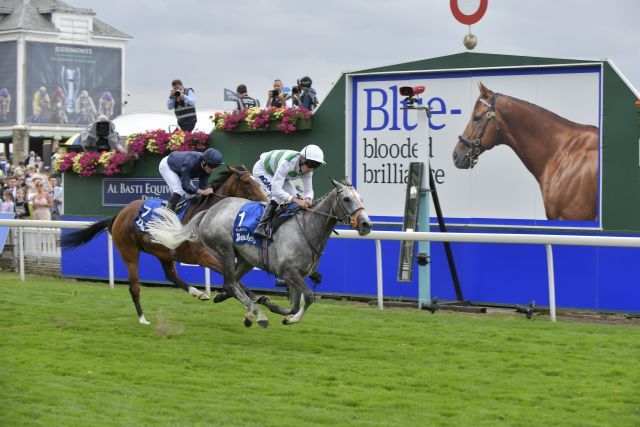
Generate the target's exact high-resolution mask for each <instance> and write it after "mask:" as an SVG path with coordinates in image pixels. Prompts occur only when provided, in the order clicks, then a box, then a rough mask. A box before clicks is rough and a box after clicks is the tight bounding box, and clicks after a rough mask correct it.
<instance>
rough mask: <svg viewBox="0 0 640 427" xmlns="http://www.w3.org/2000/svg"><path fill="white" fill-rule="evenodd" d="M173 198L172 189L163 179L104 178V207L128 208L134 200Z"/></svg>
mask: <svg viewBox="0 0 640 427" xmlns="http://www.w3.org/2000/svg"><path fill="white" fill-rule="evenodd" d="M169 197H171V189H170V188H169V186H168V185H167V184H166V183H165V182H164V179H162V178H104V179H103V180H102V206H111V207H118V206H126V205H127V204H128V203H129V202H132V201H134V200H140V199H142V200H147V199H163V200H168V199H169Z"/></svg>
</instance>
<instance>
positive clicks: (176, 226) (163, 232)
mask: <svg viewBox="0 0 640 427" xmlns="http://www.w3.org/2000/svg"><path fill="white" fill-rule="evenodd" d="M154 213H155V215H154V217H153V219H152V220H151V221H149V224H148V230H149V235H150V236H151V240H153V241H154V242H156V243H160V244H161V245H163V246H166V247H167V248H169V249H175V248H177V247H178V246H180V245H181V244H182V242H184V241H185V240H188V241H190V242H195V241H197V240H199V239H200V232H199V231H198V226H199V225H200V221H202V217H204V214H206V213H207V211H202V212H198V214H197V215H196V216H194V217H193V218H191V220H190V221H189V222H188V223H187V224H185V225H184V226H183V225H182V224H181V223H180V219H179V218H178V216H177V215H176V214H175V213H174V212H173V211H172V210H169V209H167V208H158V209H156V210H155V211H154Z"/></svg>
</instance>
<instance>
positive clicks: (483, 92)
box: [478, 82, 493, 98]
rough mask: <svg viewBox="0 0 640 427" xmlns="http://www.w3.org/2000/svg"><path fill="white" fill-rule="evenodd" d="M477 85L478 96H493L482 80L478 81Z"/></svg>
mask: <svg viewBox="0 0 640 427" xmlns="http://www.w3.org/2000/svg"><path fill="white" fill-rule="evenodd" d="M478 86H480V96H481V97H482V98H491V96H493V92H492V91H490V90H489V89H487V88H486V87H485V86H484V85H483V84H482V82H480V83H478Z"/></svg>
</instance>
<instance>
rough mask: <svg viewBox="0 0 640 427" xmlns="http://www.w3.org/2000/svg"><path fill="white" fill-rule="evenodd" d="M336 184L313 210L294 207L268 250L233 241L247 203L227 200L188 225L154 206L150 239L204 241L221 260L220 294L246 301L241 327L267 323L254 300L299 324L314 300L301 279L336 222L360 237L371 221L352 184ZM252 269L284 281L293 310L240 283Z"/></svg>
mask: <svg viewBox="0 0 640 427" xmlns="http://www.w3.org/2000/svg"><path fill="white" fill-rule="evenodd" d="M332 184H333V186H334V188H333V189H332V190H331V191H330V192H329V193H328V194H327V195H325V196H324V197H322V198H321V199H319V200H318V201H317V202H316V203H315V204H314V206H313V208H311V209H307V210H300V211H298V212H297V213H296V214H295V215H294V216H293V218H290V219H289V220H287V221H285V222H284V223H283V224H282V225H280V227H279V228H278V229H277V230H276V231H275V232H274V233H273V236H272V239H273V240H272V241H271V242H270V243H269V245H268V249H267V251H266V252H267V253H266V254H265V253H263V249H262V247H261V246H260V245H258V246H254V245H251V244H236V243H234V232H233V228H234V222H235V220H236V217H237V216H238V213H239V212H240V211H241V208H242V207H243V206H244V205H245V203H247V201H246V200H242V199H238V198H231V197H230V198H227V199H224V200H222V201H220V203H218V204H216V205H215V206H213V207H212V208H211V209H209V210H207V211H206V212H200V213H198V214H197V215H196V216H195V217H194V218H193V219H192V220H191V221H189V222H188V223H187V224H186V225H184V226H183V225H182V224H181V223H180V221H179V219H178V217H177V216H176V215H175V214H174V213H173V212H172V211H170V210H168V209H164V208H161V209H158V217H156V218H155V219H153V220H152V221H151V222H150V223H149V234H151V237H152V238H153V240H154V241H156V242H159V243H161V244H162V245H164V246H166V247H169V248H176V247H179V246H180V245H182V244H183V242H184V241H186V240H188V241H192V242H193V241H198V240H200V241H202V242H204V244H205V245H206V246H207V247H208V248H209V249H211V251H212V252H213V254H214V255H215V257H216V258H217V259H219V260H220V262H221V264H222V274H223V275H224V285H223V292H226V293H229V294H232V295H233V296H234V297H236V298H237V299H238V300H239V301H240V302H242V303H243V304H244V305H245V308H246V310H247V311H246V314H245V317H244V324H245V326H247V327H249V326H251V325H252V324H253V320H254V319H255V318H256V317H257V319H258V320H257V323H258V325H260V326H262V327H267V325H268V321H267V317H266V316H265V315H264V313H263V312H262V311H261V310H260V309H259V308H258V307H257V305H256V303H259V304H263V305H266V306H267V307H268V308H269V309H270V310H271V311H272V312H275V313H278V314H282V315H283V316H285V317H284V319H283V321H282V323H284V324H285V325H288V324H293V323H297V322H299V321H300V320H301V319H302V317H303V315H304V313H305V311H306V310H307V309H309V307H310V306H311V304H313V299H314V295H313V291H312V290H311V289H309V286H308V285H307V283H306V282H305V281H304V278H305V277H307V276H309V274H310V273H311V272H313V271H315V269H316V268H317V265H318V263H319V261H320V255H322V251H323V250H324V247H325V245H326V244H327V241H328V240H329V236H330V235H331V232H332V230H333V228H334V227H335V225H336V224H337V223H338V222H340V223H343V224H349V225H350V226H351V228H354V229H357V231H358V234H359V235H361V236H363V235H366V234H369V232H370V231H371V220H370V219H369V216H368V215H367V213H366V211H365V210H364V207H363V206H362V198H361V197H360V195H359V194H358V192H357V191H356V190H355V188H353V186H351V185H350V184H348V183H346V182H343V183H340V182H337V181H334V180H332ZM253 267H257V268H260V269H262V270H265V271H267V272H269V273H271V274H273V275H275V276H277V277H280V278H282V279H283V280H285V281H286V283H287V284H288V286H289V296H290V299H291V305H292V306H291V310H286V309H283V308H282V307H278V306H276V305H275V304H270V303H265V302H263V301H264V299H263V300H259V298H256V297H255V295H253V294H252V293H251V292H250V291H249V292H247V291H248V289H247V287H246V286H245V285H244V284H242V283H241V282H240V280H241V279H242V277H243V276H244V275H245V274H246V273H248V272H249V271H250V270H251V269H252V268H253Z"/></svg>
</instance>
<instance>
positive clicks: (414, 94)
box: [399, 86, 425, 107]
mask: <svg viewBox="0 0 640 427" xmlns="http://www.w3.org/2000/svg"><path fill="white" fill-rule="evenodd" d="M424 89H425V87H424V86H402V87H400V89H399V91H400V95H402V96H404V97H405V104H406V105H407V107H410V106H413V105H414V104H416V103H417V102H418V95H420V94H421V93H423V92H424Z"/></svg>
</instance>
